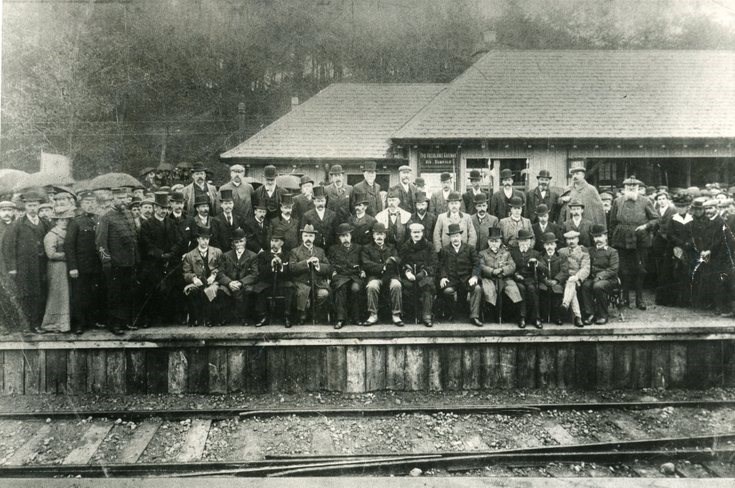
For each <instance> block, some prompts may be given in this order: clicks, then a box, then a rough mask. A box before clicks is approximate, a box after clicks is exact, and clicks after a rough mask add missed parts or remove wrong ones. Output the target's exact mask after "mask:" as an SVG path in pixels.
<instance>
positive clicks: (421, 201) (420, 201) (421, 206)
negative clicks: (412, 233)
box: [406, 190, 436, 237]
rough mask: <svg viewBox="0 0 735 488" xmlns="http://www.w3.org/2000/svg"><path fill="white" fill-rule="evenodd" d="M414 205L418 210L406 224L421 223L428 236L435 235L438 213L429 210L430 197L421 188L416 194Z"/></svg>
mask: <svg viewBox="0 0 735 488" xmlns="http://www.w3.org/2000/svg"><path fill="white" fill-rule="evenodd" d="M414 207H416V211H415V212H414V213H413V215H411V218H410V219H409V220H408V223H407V224H406V225H407V226H408V225H411V224H413V223H417V224H421V225H423V226H424V234H426V235H427V236H432V237H433V236H434V227H436V215H434V214H433V213H431V212H429V199H428V197H427V196H426V193H425V192H423V191H421V190H419V191H417V192H416V195H415V196H414Z"/></svg>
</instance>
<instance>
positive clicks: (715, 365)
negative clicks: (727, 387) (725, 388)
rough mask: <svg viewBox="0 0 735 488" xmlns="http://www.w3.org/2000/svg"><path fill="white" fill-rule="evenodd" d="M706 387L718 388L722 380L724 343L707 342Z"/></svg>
mask: <svg viewBox="0 0 735 488" xmlns="http://www.w3.org/2000/svg"><path fill="white" fill-rule="evenodd" d="M707 346H708V347H707V349H708V352H707V358H709V360H708V361H707V365H708V368H707V386H708V387H710V388H711V387H720V386H722V384H723V380H724V357H723V355H724V350H723V347H724V341H719V340H718V341H707Z"/></svg>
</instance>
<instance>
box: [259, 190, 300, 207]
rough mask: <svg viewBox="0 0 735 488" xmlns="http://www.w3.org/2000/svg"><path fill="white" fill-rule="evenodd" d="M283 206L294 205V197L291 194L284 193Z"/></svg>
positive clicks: (282, 196) (282, 197)
mask: <svg viewBox="0 0 735 488" xmlns="http://www.w3.org/2000/svg"><path fill="white" fill-rule="evenodd" d="M281 205H293V195H291V194H290V193H284V194H283V195H281ZM263 208H265V207H263Z"/></svg>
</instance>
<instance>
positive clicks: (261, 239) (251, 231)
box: [243, 217, 271, 253]
mask: <svg viewBox="0 0 735 488" xmlns="http://www.w3.org/2000/svg"><path fill="white" fill-rule="evenodd" d="M243 230H244V231H245V235H246V236H247V244H246V247H247V248H248V249H250V250H251V251H253V252H254V253H259V252H260V250H261V249H270V246H271V243H270V229H269V228H268V220H267V219H263V225H262V226H261V225H260V224H259V223H258V221H256V220H255V217H253V218H250V219H248V220H247V222H246V223H245V228H244V229H243Z"/></svg>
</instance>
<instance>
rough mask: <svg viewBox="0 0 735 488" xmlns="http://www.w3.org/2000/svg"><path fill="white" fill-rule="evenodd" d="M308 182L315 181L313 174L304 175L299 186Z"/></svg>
mask: <svg viewBox="0 0 735 488" xmlns="http://www.w3.org/2000/svg"><path fill="white" fill-rule="evenodd" d="M307 183H314V180H313V179H311V176H309V175H304V176H302V177H301V181H300V182H299V186H304V185H305V184H307Z"/></svg>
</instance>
